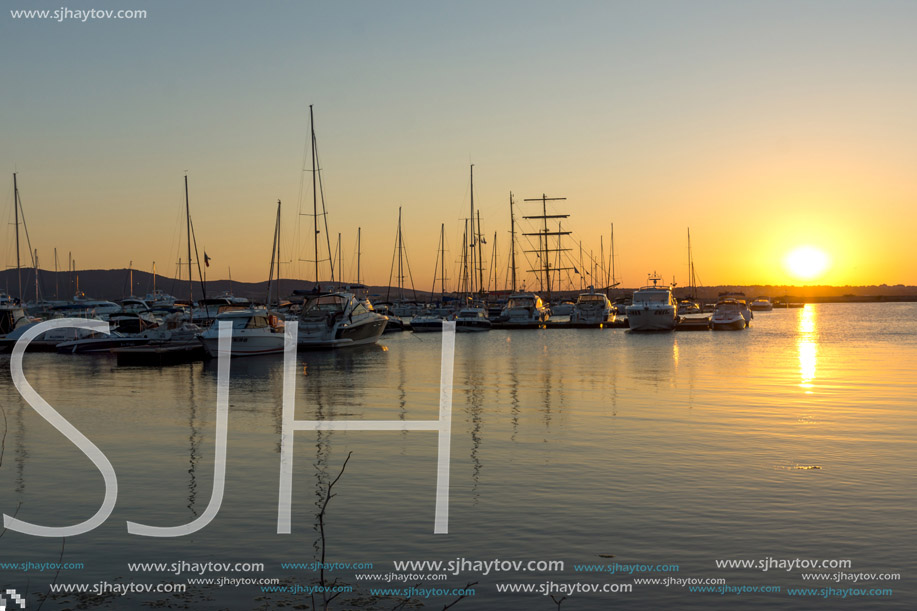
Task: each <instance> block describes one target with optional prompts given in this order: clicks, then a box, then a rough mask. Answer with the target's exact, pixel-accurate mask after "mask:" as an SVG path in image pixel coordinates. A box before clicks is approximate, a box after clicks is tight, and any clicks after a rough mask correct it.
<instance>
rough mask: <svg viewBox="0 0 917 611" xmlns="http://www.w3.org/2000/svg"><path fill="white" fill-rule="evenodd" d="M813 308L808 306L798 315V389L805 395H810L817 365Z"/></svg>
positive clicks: (816, 341)
mask: <svg viewBox="0 0 917 611" xmlns="http://www.w3.org/2000/svg"><path fill="white" fill-rule="evenodd" d="M815 323H816V320H815V308H813V307H811V306H810V304H806V306H805V307H804V308H803V309H802V310H801V311H800V313H799V327H798V330H797V333H798V337H797V340H796V347H797V348H798V349H799V378H800V380H799V387H800V388H804V389H805V391H806V394H812V388H813V387H814V384H813V381H814V380H815V371H816V365H817V364H818V337H817V334H816V330H815V329H816V324H815Z"/></svg>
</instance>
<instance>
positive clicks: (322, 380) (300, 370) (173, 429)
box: [0, 304, 917, 610]
mask: <svg viewBox="0 0 917 611" xmlns="http://www.w3.org/2000/svg"><path fill="white" fill-rule="evenodd" d="M281 364H282V359H281V358H273V357H253V358H249V359H238V360H234V361H233V363H232V378H231V383H230V417H229V442H228V444H229V445H228V462H227V477H226V495H225V500H224V502H223V505H222V508H221V510H220V512H219V514H218V515H217V517H216V518H215V519H214V521H213V522H212V523H211V524H210V525H209V526H208V527H206V528H205V529H203V530H201V531H199V532H198V533H195V534H193V535H188V536H185V537H179V538H174V539H151V538H145V537H137V536H132V535H128V534H127V532H126V527H125V521H127V520H130V521H135V522H141V523H145V524H151V525H158V526H173V525H178V524H184V523H186V522H189V521H190V520H192V519H194V518H195V517H196V516H197V515H200V514H201V513H202V512H203V510H204V508H205V507H206V506H207V503H208V501H209V499H210V494H211V486H212V481H213V452H214V426H215V401H216V378H217V373H216V371H217V369H216V363H215V362H211V363H194V364H189V365H180V366H172V367H163V368H142V367H119V366H117V363H116V361H115V360H114V359H113V358H111V357H108V356H100V357H88V356H63V355H56V354H34V355H33V354H29V355H27V357H26V361H25V371H26V376H27V378H28V379H29V380H30V382H31V383H32V385H33V386H34V387H35V389H36V390H37V391H38V392H39V393H40V394H41V395H42V396H43V397H44V398H45V399H46V400H47V401H48V402H49V403H50V404H51V405H53V406H54V407H55V408H56V409H57V410H58V411H59V412H60V413H61V414H63V415H64V416H65V417H66V418H67V419H68V420H69V421H70V422H72V423H73V424H74V425H75V426H76V427H77V428H78V429H80V430H81V431H82V432H83V433H85V434H86V435H87V436H88V437H89V438H90V439H91V440H92V441H93V442H94V443H95V444H97V445H98V446H99V447H100V448H101V449H102V451H103V452H104V453H105V454H106V456H107V457H108V458H109V460H110V461H111V462H112V464H113V465H114V468H115V470H116V472H117V475H118V483H119V491H118V503H117V506H116V509H115V511H114V513H113V514H112V516H111V517H110V518H109V520H108V521H107V522H106V523H105V524H104V525H103V526H101V527H99V528H98V529H96V530H95V531H93V532H91V533H88V534H85V535H82V536H79V537H74V538H71V539H68V540H67V541H66V542H64V544H63V549H62V542H61V540H60V539H40V538H34V537H29V536H25V535H22V534H19V533H16V532H12V531H7V532H6V533H5V534H3V535H2V538H0V562H6V563H14V562H32V563H36V564H37V563H43V562H44V563H58V562H64V563H68V562H70V563H82V565H83V568H82V569H62V570H60V571H56V570H55V569H50V570H45V571H43V572H42V571H40V570H37V569H35V568H32V569H31V570H27V571H23V570H14V569H12V568H9V567H8V568H6V569H0V586H3V587H4V588H15V589H16V590H17V591H18V592H20V593H23V592H26V591H27V592H28V604H29V607H28V608H37V607H38V604H40V601H41V600H42V597H43V596H44V594H46V593H47V592H48V590H49V584H50V583H51V582H52V581H53V582H55V583H62V584H90V587H92V585H93V584H97V583H99V582H110V583H118V584H123V583H129V582H134V583H136V584H160V583H179V584H183V583H186V582H187V579H188V578H189V577H192V578H194V577H199V575H193V574H188V573H187V572H185V573H183V574H181V575H176V574H175V573H174V572H172V573H170V572H168V571H148V572H131V571H130V570H129V569H128V563H135V562H168V563H172V562H181V561H186V562H189V563H195V562H197V563H207V562H221V563H222V562H229V563H236V562H257V563H264V567H265V569H264V571H263V572H254V573H253V572H242V573H233V572H225V571H215V572H213V573H209V574H207V575H204V576H205V577H221V576H223V577H236V578H238V577H245V578H280V579H281V583H282V585H295V584H299V585H303V586H306V585H314V584H315V583H316V579H317V574H316V573H314V572H312V571H309V570H302V569H290V568H282V567H281V563H288V562H301V563H308V562H312V561H314V560H316V559H318V558H319V557H320V555H319V554H320V547H321V546H320V538H319V536H318V532H317V526H316V514H317V512H318V507H319V505H320V503H321V499H322V495H323V494H324V491H325V490H326V489H327V485H328V482H329V481H330V479H333V478H334V477H335V476H336V475H337V474H338V472H339V471H340V468H341V465H342V463H343V461H344V459H345V458H346V457H347V454H348V453H349V452H352V458H351V459H350V462H349V464H348V466H347V468H346V470H345V472H344V474H343V476H342V477H341V479H340V481H339V482H338V483H337V485H336V486H335V488H334V492H335V493H336V496H335V497H334V498H333V499H332V500H331V501H330V504H329V506H328V510H327V518H326V524H325V531H326V552H327V556H326V562H350V563H372V564H373V568H372V570H359V571H355V570H353V569H345V570H339V571H334V572H331V573H329V575H330V578H332V577H337V578H338V579H339V582H340V583H343V584H346V585H349V586H352V587H353V592H352V593H347V594H342V595H341V597H340V598H339V599H337V600H336V601H335V603H334V604H333V605H332V608H340V609H347V608H378V609H391V608H392V607H393V606H394V605H395V602H396V599H394V598H379V597H373V596H371V595H370V588H395V587H410V586H415V587H418V588H434V587H435V588H458V587H462V586H464V585H465V584H467V583H468V582H478V583H477V585H475V586H473V587H474V588H475V596H473V597H469V598H466V599H465V600H462V601H461V602H459V603H458V604H457V605H456V606H455V607H453V608H454V609H519V610H523V609H525V610H528V609H556V608H557V605H556V604H555V602H553V601H552V600H551V598H549V597H547V596H544V595H541V594H539V593H538V592H537V591H536V592H534V593H515V594H507V593H502V594H501V593H498V592H497V584H530V585H533V586H534V587H535V588H536V590H537V589H538V588H549V587H551V586H549V585H548V586H546V585H544V584H549V583H553V584H554V587H555V588H556V586H557V584H563V585H564V586H565V587H569V586H570V584H576V583H580V584H587V586H585V587H591V586H590V585H589V584H598V586H599V587H602V584H631V585H633V590H632V591H631V592H617V593H595V594H588V593H584V592H577V593H575V594H572V595H568V597H567V598H566V600H564V601H563V602H562V603H561V606H560V608H561V609H607V608H610V607H612V606H613V607H615V608H625V609H659V608H678V609H710V608H715V609H736V608H754V607H762V608H763V607H767V608H774V607H777V606H780V607H782V608H788V609H871V608H889V609H892V608H900V609H910V608H914V606H915V604H917V587H915V583H917V582H915V578H917V563H915V555H914V550H915V549H917V545H915V544H917V536H915V535H917V520H915V517H917V516H915V511H914V507H915V492H914V491H915V490H917V476H915V473H917V469H915V465H917V444H915V436H917V409H915V408H917V392H915V391H917V375H915V374H917V305H915V304H882V305H865V304H849V305H848V304H837V305H834V304H832V305H808V306H806V308H805V309H799V310H779V311H774V312H770V313H756V317H755V320H754V321H753V323H752V327H751V329H749V330H747V331H744V332H715V333H714V332H693V333H687V332H685V333H670V334H652V335H638V334H632V333H629V332H627V331H625V330H622V329H613V330H553V329H552V330H532V331H516V332H507V331H492V332H490V333H486V334H480V335H460V336H458V337H457V338H456V360H455V379H454V383H455V386H454V412H453V432H452V457H451V476H452V485H451V503H450V521H449V534H446V535H434V534H433V516H434V502H435V494H434V493H435V485H436V457H437V444H436V434H435V433H431V432H424V431H418V432H363V431H349V432H340V431H338V432H321V433H316V432H297V433H296V434H295V459H294V470H295V474H294V490H293V532H292V534H290V535H278V534H276V521H277V503H278V480H279V460H280V459H279V456H280V455H279V444H280V432H281V417H280V415H281V386H282V371H281ZM439 366H440V338H439V336H437V335H422V336H416V335H412V334H409V333H405V334H400V335H392V336H385V337H384V338H383V341H382V342H381V345H379V346H373V347H368V348H365V349H353V350H350V351H338V352H326V353H308V354H300V356H299V363H298V367H297V379H296V384H297V390H296V401H297V408H296V409H297V413H296V416H297V418H298V419H326V418H334V419H344V418H350V419H372V420H380V419H400V418H403V419H435V418H436V417H437V413H438V397H439ZM4 369H5V373H3V374H2V376H3V377H2V382H0V401H2V406H3V409H4V412H5V420H4V422H2V423H0V425H3V424H5V430H6V434H5V437H4V440H3V454H2V464H0V490H2V496H0V509H2V511H3V512H4V513H6V514H10V515H12V514H14V513H16V514H17V517H19V518H20V519H23V520H27V521H31V522H36V523H40V524H44V525H67V524H72V523H76V522H79V521H82V520H84V519H86V518H87V517H89V516H90V515H92V514H93V513H94V512H95V511H96V509H97V508H98V506H99V504H100V503H101V500H102V495H103V484H102V478H101V475H100V474H99V472H98V471H97V470H96V469H95V468H94V467H93V466H92V464H91V463H90V462H89V461H88V460H87V459H86V458H85V456H84V455H83V454H82V453H81V452H79V450H77V449H76V448H75V447H74V446H73V445H72V444H70V443H69V442H68V441H67V440H66V439H65V438H64V437H63V436H61V435H60V433H58V432H57V431H56V430H55V429H54V428H52V427H51V426H50V425H49V424H48V423H46V422H45V421H44V420H43V419H42V418H41V417H39V416H38V415H37V414H36V413H35V411H34V410H33V409H31V408H30V407H28V406H27V405H25V403H24V402H23V401H22V399H21V398H20V397H19V395H18V393H17V392H16V390H15V389H14V388H13V385H12V382H11V379H10V375H9V368H8V365H6V364H4ZM457 558H464V559H467V560H469V561H478V560H481V561H492V560H494V559H500V560H511V561H512V560H521V561H524V562H528V561H530V560H536V561H537V560H562V561H563V562H564V568H563V569H562V570H533V571H515V570H509V571H495V570H493V569H492V570H491V572H490V573H489V574H488V575H482V574H480V573H481V571H478V572H474V571H470V570H469V571H465V572H462V573H461V574H459V575H452V574H449V576H448V578H447V579H445V580H442V581H429V580H424V579H423V578H418V579H411V580H409V581H407V582H397V581H393V582H389V583H386V582H384V581H363V580H357V579H356V574H357V573H360V574H368V573H369V574H379V575H384V574H388V573H392V572H396V571H394V568H393V562H394V561H400V560H434V561H435V560H441V561H450V560H455V559H457ZM768 558H772V559H774V560H778V561H779V560H794V561H795V560H796V559H801V560H814V559H818V560H829V561H833V560H849V561H850V564H849V566H848V567H846V568H819V569H815V570H806V569H804V568H792V569H791V570H786V568H784V567H781V568H771V569H770V570H768V571H763V570H761V569H760V568H757V567H756V568H752V569H736V568H733V569H727V568H720V567H718V566H717V564H716V561H717V560H730V559H744V560H754V561H755V562H756V563H757V562H759V561H764V562H765V563H766V562H767V559H768ZM613 563H619V564H622V565H625V564H626V565H647V566H644V567H641V569H643V570H639V569H638V571H637V572H635V573H634V574H626V573H624V574H622V573H621V572H618V573H617V574H614V575H612V574H609V573H607V572H604V573H603V572H599V571H597V570H596V567H593V568H592V569H591V570H586V571H584V570H582V568H583V567H579V568H580V569H581V570H579V571H578V570H577V565H604V564H613ZM656 565H677V567H678V570H677V572H675V571H674V569H671V570H669V571H649V570H646V569H651V568H655V567H656ZM401 572H403V573H428V572H431V571H428V570H423V571H421V570H415V571H401ZM838 572H842V573H847V574H857V573H874V574H900V580H878V579H876V580H868V581H866V582H863V581H860V582H857V583H853V582H852V581H850V580H847V579H846V578H842V579H841V580H840V581H832V580H825V579H821V580H817V581H806V580H804V579H803V577H802V574H803V573H806V574H808V573H825V574H829V573H830V574H832V577H833V575H834V574H835V573H838ZM635 578H637V579H652V578H659V579H665V578H677V579H681V580H686V579H699V580H706V579H725V580H726V585H728V586H729V587H731V588H741V587H742V586H746V587H748V588H753V587H759V588H760V587H762V586H769V587H772V586H773V587H776V586H779V587H780V588H781V591H780V592H769V593H753V592H747V591H746V592H744V593H741V594H736V593H734V590H733V591H731V592H730V593H727V594H720V593H716V592H708V593H702V592H691V591H689V589H688V587H687V586H680V585H677V584H673V585H669V586H668V587H666V586H665V585H662V584H658V585H652V584H645V583H643V584H639V583H638V584H635V582H634V579H635ZM615 587H616V586H615ZM717 587H719V586H717ZM804 587H810V588H827V587H831V588H834V589H835V590H837V591H839V592H840V591H842V590H845V589H850V588H858V589H862V590H863V592H864V593H866V592H868V590H869V589H871V588H890V589H891V590H892V594H891V595H887V594H882V595H880V596H856V595H854V594H852V593H850V592H849V591H848V592H847V598H841V596H843V594H838V595H833V596H829V597H827V598H825V597H824V596H798V595H791V594H790V593H789V590H790V588H804ZM560 596H561V595H560V594H558V595H556V597H557V598H558V599H559V598H560ZM309 598H310V597H309V596H308V595H305V594H291V593H285V594H270V593H264V592H262V589H261V586H259V585H241V586H238V587H232V586H225V587H222V588H220V587H215V586H199V585H191V586H189V591H188V593H186V594H181V595H174V594H161V593H146V594H138V593H134V594H129V595H127V596H123V597H122V596H117V595H108V596H106V597H103V598H101V599H99V598H87V597H85V596H76V595H62V594H61V595H53V596H51V597H50V598H48V600H47V601H46V602H45V607H44V608H46V609H63V608H75V606H77V605H79V604H87V605H88V606H89V608H95V607H99V608H117V609H120V608H126V609H128V608H140V607H142V606H145V605H152V606H156V605H160V606H172V607H187V608H194V609H271V608H276V607H277V606H279V605H280V604H286V605H291V606H295V605H300V604H303V603H306V604H308V602H309ZM453 599H454V596H434V597H433V598H430V599H422V598H415V600H416V601H418V602H422V603H423V604H424V606H425V607H426V608H442V606H443V604H445V603H447V602H449V601H451V600H453Z"/></svg>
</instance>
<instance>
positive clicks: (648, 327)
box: [626, 276, 678, 331]
mask: <svg viewBox="0 0 917 611" xmlns="http://www.w3.org/2000/svg"><path fill="white" fill-rule="evenodd" d="M659 280H661V278H659V277H656V276H653V277H651V278H650V281H652V283H653V284H652V286H649V285H647V286H644V287H643V288H641V289H640V290H637V291H634V297H633V303H631V305H629V306H627V308H626V311H627V322H628V326H629V327H630V330H631V331H671V330H673V329H674V328H675V324H676V323H677V322H678V317H677V315H676V303H675V297H673V296H672V287H671V286H659V284H658V283H659Z"/></svg>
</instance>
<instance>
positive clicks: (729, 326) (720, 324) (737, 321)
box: [710, 316, 748, 331]
mask: <svg viewBox="0 0 917 611" xmlns="http://www.w3.org/2000/svg"><path fill="white" fill-rule="evenodd" d="M746 327H748V323H747V322H746V321H745V319H744V318H743V317H742V316H739V317H737V318H729V319H720V320H717V319H716V318H714V319H711V321H710V328H711V329H713V330H714V331H741V330H742V329H745V328H746Z"/></svg>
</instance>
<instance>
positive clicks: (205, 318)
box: [191, 293, 251, 325]
mask: <svg viewBox="0 0 917 611" xmlns="http://www.w3.org/2000/svg"><path fill="white" fill-rule="evenodd" d="M250 305H251V302H250V301H249V300H248V299H246V298H244V297H235V296H233V295H231V294H229V293H223V294H221V295H217V296H216V297H208V298H207V299H200V300H198V302H197V306H196V307H194V308H193V309H192V310H191V322H193V323H195V324H205V325H209V324H210V323H212V322H213V321H214V320H215V319H216V317H217V316H218V315H219V314H220V312H222V311H223V309H224V308H227V307H243V308H244V307H248V306H250Z"/></svg>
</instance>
